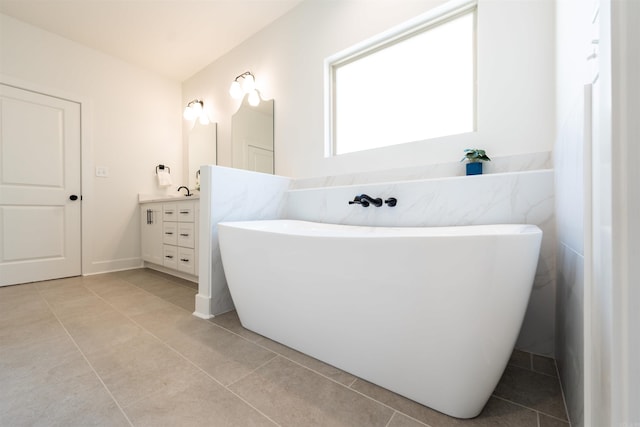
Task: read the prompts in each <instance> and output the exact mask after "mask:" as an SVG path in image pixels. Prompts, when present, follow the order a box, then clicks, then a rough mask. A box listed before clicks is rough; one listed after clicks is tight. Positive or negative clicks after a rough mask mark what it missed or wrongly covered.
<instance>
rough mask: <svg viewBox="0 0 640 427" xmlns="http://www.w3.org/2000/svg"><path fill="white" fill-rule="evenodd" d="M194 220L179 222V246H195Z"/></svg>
mask: <svg viewBox="0 0 640 427" xmlns="http://www.w3.org/2000/svg"><path fill="white" fill-rule="evenodd" d="M194 228H195V227H194V224H193V223H192V222H185V223H182V222H179V223H178V246H184V247H187V248H195V242H196V240H195V236H194V234H195V231H194Z"/></svg>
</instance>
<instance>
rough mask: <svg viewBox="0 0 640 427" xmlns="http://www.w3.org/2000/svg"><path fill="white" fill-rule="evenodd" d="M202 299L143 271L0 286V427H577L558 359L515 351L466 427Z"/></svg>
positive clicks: (188, 287)
mask: <svg viewBox="0 0 640 427" xmlns="http://www.w3.org/2000/svg"><path fill="white" fill-rule="evenodd" d="M195 293H196V289H195V284H192V283H190V282H186V281H183V280H181V279H176V278H173V277H171V276H168V275H164V274H162V273H158V272H155V271H152V270H144V269H140V270H130V271H125V272H118V273H109V274H102V275H96V276H87V277H76V278H69V279H60V280H53V281H47V282H39V283H30V284H26V285H18V286H10V287H4V288H0V426H36V425H42V426H51V425H60V426H88V425H103V426H118V425H124V426H127V425H134V426H147V425H148V426H161V425H167V426H190V425H198V426H204V425H207V426H243V427H244V426H262V425H264V426H295V427H299V426H302V427H306V426H366V427H372V426H387V427H418V426H425V425H427V426H431V427H445V426H464V427H466V426H469V427H471V426H474V427H475V426H505V427H506V426H517V427H527V426H531V427H556V426H557V427H567V426H569V423H568V422H567V417H566V413H565V408H564V403H563V399H562V394H561V390H560V385H559V382H558V379H557V376H556V367H555V363H554V361H553V360H552V359H548V358H544V357H539V356H535V355H531V354H529V353H523V352H519V351H516V352H514V354H513V356H512V358H511V361H510V364H509V366H508V367H507V369H506V371H505V373H504V376H503V378H502V380H501V381H500V384H499V385H498V387H497V388H496V390H495V392H494V395H493V396H492V397H491V399H490V400H489V402H488V404H487V406H486V407H485V409H484V411H483V412H482V414H481V415H480V416H479V417H477V418H475V419H472V420H459V419H454V418H451V417H447V416H445V415H443V414H441V413H438V412H436V411H433V410H431V409H429V408H426V407H424V406H421V405H419V404H417V403H415V402H412V401H410V400H408V399H405V398H403V397H401V396H398V395H396V394H394V393H391V392H389V391H387V390H385V389H382V388H380V387H378V386H376V385H373V384H371V383H368V382H366V381H363V380H361V379H359V378H356V377H354V376H353V375H350V374H348V373H346V372H343V371H340V370H338V369H336V368H334V367H332V366H329V365H326V364H324V363H322V362H320V361H318V360H316V359H313V358H310V357H308V356H305V355H304V354H301V353H299V352H297V351H294V350H292V349H290V348H287V347H285V346H283V345H280V344H278V343H276V342H274V341H271V340H269V339H267V338H264V337H262V336H260V335H257V334H255V333H253V332H251V331H248V330H246V329H244V328H242V326H241V325H240V323H239V321H238V318H237V316H236V314H235V312H231V313H227V314H225V315H222V316H217V317H216V318H214V319H211V320H210V321H206V320H202V319H198V318H196V317H194V316H192V315H191V311H193V304H194V295H195Z"/></svg>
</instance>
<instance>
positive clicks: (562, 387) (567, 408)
mask: <svg viewBox="0 0 640 427" xmlns="http://www.w3.org/2000/svg"><path fill="white" fill-rule="evenodd" d="M553 365H554V366H555V368H556V374H557V375H558V383H559V384H560V394H562V403H563V405H564V412H565V414H566V415H567V420H569V426H571V415H570V414H569V407H568V405H567V399H566V398H565V396H564V386H563V385H562V379H561V378H560V369H558V364H557V363H556V361H555V360H554V361H553Z"/></svg>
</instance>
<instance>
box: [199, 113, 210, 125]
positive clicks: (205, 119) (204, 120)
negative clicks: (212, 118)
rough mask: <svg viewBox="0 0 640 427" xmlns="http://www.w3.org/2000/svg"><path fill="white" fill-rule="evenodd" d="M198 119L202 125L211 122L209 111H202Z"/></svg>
mask: <svg viewBox="0 0 640 427" xmlns="http://www.w3.org/2000/svg"><path fill="white" fill-rule="evenodd" d="M198 121H199V122H200V124H201V125H208V124H209V117H207V113H205V112H204V110H203V111H202V113H200V118H199V119H198Z"/></svg>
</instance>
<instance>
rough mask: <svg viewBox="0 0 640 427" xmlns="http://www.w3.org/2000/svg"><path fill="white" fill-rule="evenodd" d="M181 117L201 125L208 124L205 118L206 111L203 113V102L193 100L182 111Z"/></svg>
mask: <svg viewBox="0 0 640 427" xmlns="http://www.w3.org/2000/svg"><path fill="white" fill-rule="evenodd" d="M182 116H183V117H184V118H185V120H195V119H198V121H199V122H200V124H201V125H208V124H209V117H207V113H206V111H204V102H202V101H200V100H199V99H194V100H193V101H191V102H190V103H188V104H187V106H186V107H185V109H184V113H182Z"/></svg>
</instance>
